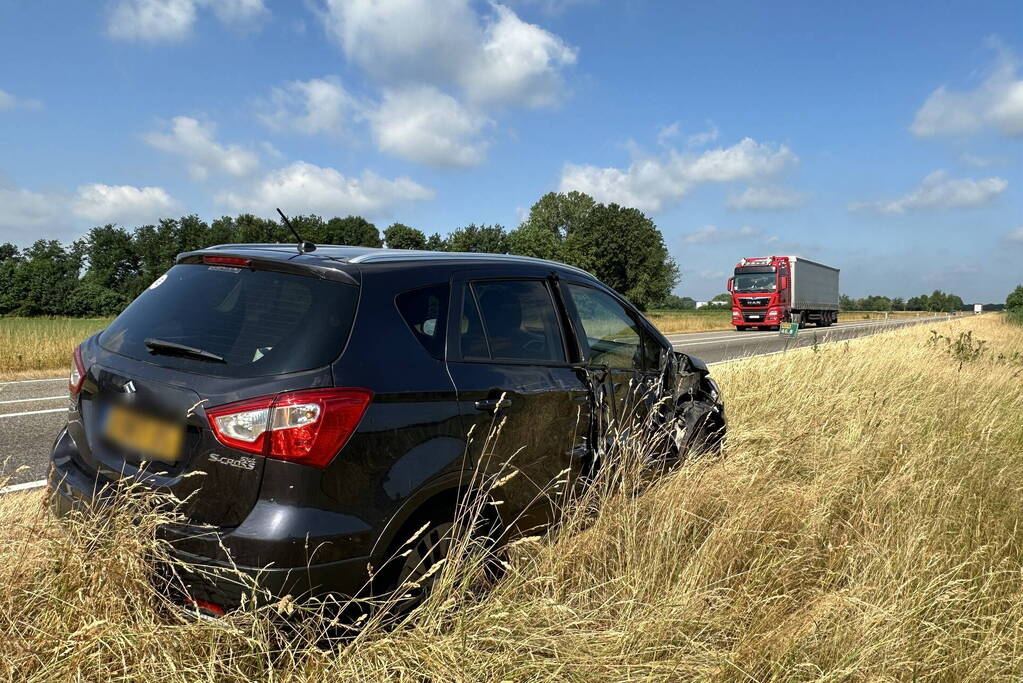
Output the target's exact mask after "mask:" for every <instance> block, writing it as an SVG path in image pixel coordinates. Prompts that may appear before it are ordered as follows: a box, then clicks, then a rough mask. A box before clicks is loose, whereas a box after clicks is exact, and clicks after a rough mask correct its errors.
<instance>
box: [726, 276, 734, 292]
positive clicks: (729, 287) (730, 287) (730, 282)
mask: <svg viewBox="0 0 1023 683" xmlns="http://www.w3.org/2000/svg"><path fill="white" fill-rule="evenodd" d="M733 279H734V278H728V282H726V283H725V289H727V290H728V291H729V292H730V291H732V280H733Z"/></svg>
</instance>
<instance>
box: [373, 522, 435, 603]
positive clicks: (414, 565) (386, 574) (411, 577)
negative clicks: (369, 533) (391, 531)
mask: <svg viewBox="0 0 1023 683" xmlns="http://www.w3.org/2000/svg"><path fill="white" fill-rule="evenodd" d="M435 513H436V514H433V515H429V514H423V515H417V516H416V517H415V518H414V519H413V520H410V521H409V522H408V523H406V524H405V526H404V527H402V530H401V531H400V532H399V533H398V534H397V536H396V537H395V540H394V542H393V543H392V544H391V547H390V548H389V549H388V552H387V558H388V559H387V561H386V564H385V565H384V566H383V567H381V569H380V571H379V573H378V574H377V576H376V577H374V580H373V582H374V593H376V594H377V595H378V597H380V598H381V599H382V600H383V601H384V602H385V604H384V606H383V607H382V609H385V610H386V611H387V619H388V621H398V620H400V619H402V618H404V617H406V616H408V615H409V614H410V613H411V612H412V611H413V610H415V609H416V608H417V607H419V606H420V605H422V604H423V602H425V601H426V598H427V597H428V596H429V594H430V592H431V591H432V590H433V587H434V585H435V584H436V582H437V576H438V574H439V572H438V571H436V570H434V571H433V572H432V573H431V569H433V568H434V566H435V565H436V564H437V563H438V562H440V561H441V560H442V559H444V558H446V557H447V555H448V551H449V550H450V547H451V530H452V528H453V526H454V512H453V511H451V510H440V509H437V510H435ZM431 517H433V519H431ZM424 524H426V525H429V526H427V527H426V529H424V530H423V532H422V533H420V534H419V535H418V536H417V537H416V538H415V540H414V541H412V542H411V543H409V542H408V541H409V539H410V538H411V537H412V535H413V534H415V533H416V532H417V531H419V529H421V528H422V527H423V525H424ZM408 584H418V585H412V586H409V585H408Z"/></svg>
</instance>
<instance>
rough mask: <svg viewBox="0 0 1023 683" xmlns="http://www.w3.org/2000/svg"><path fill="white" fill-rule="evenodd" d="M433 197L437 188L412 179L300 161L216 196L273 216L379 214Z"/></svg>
mask: <svg viewBox="0 0 1023 683" xmlns="http://www.w3.org/2000/svg"><path fill="white" fill-rule="evenodd" d="M427 199H433V192H432V191H431V190H429V189H427V188H425V187H423V186H422V185H419V184H418V183H416V182H414V181H412V180H410V179H409V178H395V179H393V180H391V179H387V178H382V177H380V176H379V175H377V174H376V173H373V172H372V171H363V172H362V174H361V175H360V176H359V177H357V178H356V177H348V176H345V175H342V174H341V173H340V172H338V171H337V170H335V169H333V168H323V167H320V166H316V165H314V164H310V163H306V162H304V161H296V162H294V163H292V164H289V165H288V166H285V167H284V168H279V169H276V170H274V171H271V172H269V173H267V174H266V175H265V176H264V177H263V178H261V179H260V180H259V181H257V182H256V183H254V184H252V185H251V186H249V187H248V188H246V189H244V190H242V191H235V192H223V193H220V194H219V195H218V196H217V201H218V202H219V203H220V204H222V205H224V206H227V207H229V208H230V209H232V210H235V211H239V212H242V211H251V212H253V213H257V214H260V215H264V216H269V215H272V214H273V213H274V211H275V209H276V207H278V206H280V207H282V208H283V209H284V210H285V211H290V212H292V213H302V214H305V213H319V214H324V215H345V214H350V213H351V214H360V215H370V216H372V215H380V214H382V213H387V212H388V211H389V210H390V209H392V208H393V207H394V206H396V205H398V204H402V203H405V202H412V201H422V200H427Z"/></svg>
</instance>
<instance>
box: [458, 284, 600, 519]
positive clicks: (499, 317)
mask: <svg viewBox="0 0 1023 683" xmlns="http://www.w3.org/2000/svg"><path fill="white" fill-rule="evenodd" d="M490 272H492V271H490ZM452 289H453V300H452V310H453V311H460V315H452V316H451V318H452V319H451V321H450V323H449V325H450V327H449V335H448V338H449V340H450V344H449V351H448V367H449V371H450V373H451V377H452V380H453V381H454V383H455V387H456V391H457V394H458V401H459V406H460V411H461V414H462V416H463V418H464V425H465V428H466V430H467V431H468V430H470V429H471V430H472V436H471V441H470V446H469V450H470V454H471V457H472V458H473V461H474V462H478V463H480V464H481V467H480V471H483V472H486V473H488V474H490V475H492V476H501V475H499V474H498V473H499V472H505V473H510V472H511V471H512V470H510V469H506V468H505V464H506V463H509V464H510V466H511V467H512V468H513V469H514V470H517V471H518V474H516V475H515V476H514V478H512V479H511V480H509V481H508V482H507V483H506V484H504V485H502V487H501V490H500V491H499V492H498V493H497V494H496V495H497V496H498V497H499V498H500V499H501V500H502V501H503V502H502V505H501V509H500V512H501V515H502V520H503V521H504V522H505V523H506V524H507V523H511V524H512V525H513V526H514V527H516V528H517V530H518V531H519V532H525V531H528V530H529V529H532V528H535V527H537V526H541V525H544V524H547V523H549V522H550V521H551V520H552V518H553V516H554V514H555V513H556V509H557V507H558V505H559V504H560V502H561V500H562V499H563V496H564V495H565V491H566V489H567V487H566V486H565V485H564V483H563V482H564V480H565V479H566V478H567V475H568V474H569V473H570V472H571V471H572V470H573V469H578V468H579V463H580V462H581V461H582V460H583V459H584V458H585V456H586V453H587V452H588V442H587V438H588V434H589V428H590V392H589V390H588V382H587V379H586V372H585V370H584V369H583V368H581V367H579V366H578V365H577V364H576V365H573V364H572V363H571V362H570V360H571V359H572V357H573V356H574V355H576V354H573V353H571V352H570V350H569V347H568V345H567V344H566V341H565V340H566V330H565V323H566V320H565V317H564V310H563V308H562V307H561V306H560V304H559V302H558V300H557V298H556V296H557V292H556V290H554V289H553V288H552V282H551V281H550V280H549V279H548V278H544V277H533V278H528V277H525V278H502V279H495V278H492V277H491V278H485V277H482V274H480V277H473V276H472V275H462V276H458V277H456V278H455V279H454V280H453V283H452Z"/></svg>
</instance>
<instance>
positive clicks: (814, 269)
mask: <svg viewBox="0 0 1023 683" xmlns="http://www.w3.org/2000/svg"><path fill="white" fill-rule="evenodd" d="M838 272H839V271H838V269H837V268H832V267H831V266H825V265H823V264H820V263H815V262H813V261H808V260H806V259H802V258H799V257H795V256H758V257H755V258H744V259H742V260H741V261H739V263H737V264H736V265H735V272H734V275H733V276H732V277H731V278H729V280H728V291H729V292H730V293H731V295H732V324H733V325H735V329H736V330H739V331H742V330H746V329H762V328H771V329H777V328H778V326H779V325H780V324H781V323H784V322H791V321H793V320H795V319H798V320H799V321H800V323H806V322H813V323H816V325H817V326H818V327H827V326H828V325H831V324H833V323H835V322H837V321H838ZM797 280H798V291H797ZM796 316H798V318H797V317H796Z"/></svg>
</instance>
